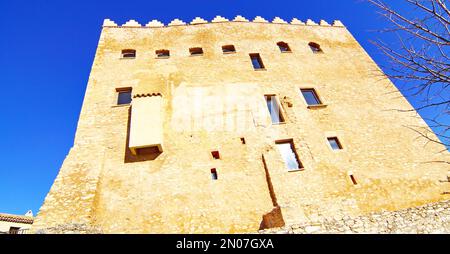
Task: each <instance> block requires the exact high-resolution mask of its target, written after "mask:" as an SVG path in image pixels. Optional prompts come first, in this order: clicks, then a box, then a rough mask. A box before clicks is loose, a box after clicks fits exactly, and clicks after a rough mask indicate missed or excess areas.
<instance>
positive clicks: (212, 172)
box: [211, 168, 218, 180]
mask: <svg viewBox="0 0 450 254" xmlns="http://www.w3.org/2000/svg"><path fill="white" fill-rule="evenodd" d="M211 179H212V180H217V179H218V176H217V170H216V169H215V168H212V169H211Z"/></svg>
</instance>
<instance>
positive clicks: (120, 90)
mask: <svg viewBox="0 0 450 254" xmlns="http://www.w3.org/2000/svg"><path fill="white" fill-rule="evenodd" d="M115 91H116V97H115V98H116V100H115V105H114V106H116V107H123V106H129V105H131V102H132V101H133V88H132V87H118V88H116V90H115ZM124 92H129V93H130V102H129V103H122V104H119V96H120V93H124Z"/></svg>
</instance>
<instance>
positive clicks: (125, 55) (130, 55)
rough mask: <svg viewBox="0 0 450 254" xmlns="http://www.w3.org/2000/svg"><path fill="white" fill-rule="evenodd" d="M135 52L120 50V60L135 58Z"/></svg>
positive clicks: (132, 50)
mask: <svg viewBox="0 0 450 254" xmlns="http://www.w3.org/2000/svg"><path fill="white" fill-rule="evenodd" d="M135 57H136V50H134V49H124V50H122V58H135Z"/></svg>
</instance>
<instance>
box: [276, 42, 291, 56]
mask: <svg viewBox="0 0 450 254" xmlns="http://www.w3.org/2000/svg"><path fill="white" fill-rule="evenodd" d="M280 44H284V45H285V46H286V47H285V48H286V49H287V50H285V51H283V50H281V47H283V46H281V45H280ZM277 46H278V49H279V50H280V52H281V53H292V49H291V47H290V46H289V44H288V43H287V42H284V41H279V42H277Z"/></svg>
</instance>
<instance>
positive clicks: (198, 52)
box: [189, 48, 203, 56]
mask: <svg viewBox="0 0 450 254" xmlns="http://www.w3.org/2000/svg"><path fill="white" fill-rule="evenodd" d="M189 53H191V56H201V55H203V49H202V48H190V49H189Z"/></svg>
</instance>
